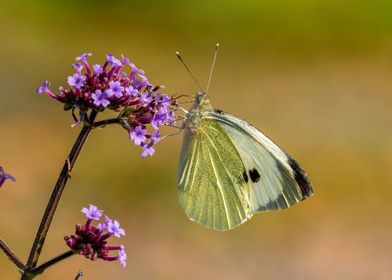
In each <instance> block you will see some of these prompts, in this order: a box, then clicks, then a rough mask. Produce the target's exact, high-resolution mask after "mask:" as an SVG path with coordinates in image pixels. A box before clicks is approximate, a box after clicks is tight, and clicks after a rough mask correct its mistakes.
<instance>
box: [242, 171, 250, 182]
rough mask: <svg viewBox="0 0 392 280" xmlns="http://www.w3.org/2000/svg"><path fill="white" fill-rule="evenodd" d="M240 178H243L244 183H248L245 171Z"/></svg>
mask: <svg viewBox="0 0 392 280" xmlns="http://www.w3.org/2000/svg"><path fill="white" fill-rule="evenodd" d="M242 176H243V177H244V180H245V183H248V182H249V178H248V174H246V171H244V172H243V173H242Z"/></svg>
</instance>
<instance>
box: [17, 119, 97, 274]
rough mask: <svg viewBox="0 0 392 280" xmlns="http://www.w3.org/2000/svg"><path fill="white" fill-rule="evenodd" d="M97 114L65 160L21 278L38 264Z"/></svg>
mask: <svg viewBox="0 0 392 280" xmlns="http://www.w3.org/2000/svg"><path fill="white" fill-rule="evenodd" d="M96 115H97V113H96V112H95V111H92V112H91V114H90V116H89V118H88V120H87V124H85V125H84V127H83V128H82V130H81V131H80V133H79V136H78V138H77V139H76V142H75V144H74V145H73V147H72V149H71V152H70V153H69V155H68V157H67V159H66V160H65V163H64V166H63V168H62V170H61V172H60V175H59V177H58V179H57V182H56V185H55V186H54V189H53V191H52V195H51V197H50V199H49V202H48V205H47V206H46V210H45V213H44V215H43V217H42V220H41V224H40V226H39V228H38V231H37V234H36V236H35V240H34V243H33V246H32V248H31V251H30V254H29V258H28V261H27V264H26V267H25V270H24V273H23V275H22V278H21V279H29V274H30V272H31V271H33V270H34V269H35V267H36V266H37V263H38V259H39V256H40V254H41V251H42V247H43V245H44V242H45V238H46V235H47V233H48V231H49V227H50V224H51V222H52V219H53V216H54V213H55V211H56V209H57V205H58V203H59V201H60V198H61V195H62V193H63V191H64V188H65V185H66V183H67V181H68V179H69V177H70V174H71V171H72V168H73V166H74V164H75V162H76V160H77V158H78V156H79V153H80V151H81V150H82V147H83V145H84V143H85V142H86V139H87V137H88V135H89V133H90V132H91V130H92V128H93V126H92V124H93V123H94V120H95V117H96Z"/></svg>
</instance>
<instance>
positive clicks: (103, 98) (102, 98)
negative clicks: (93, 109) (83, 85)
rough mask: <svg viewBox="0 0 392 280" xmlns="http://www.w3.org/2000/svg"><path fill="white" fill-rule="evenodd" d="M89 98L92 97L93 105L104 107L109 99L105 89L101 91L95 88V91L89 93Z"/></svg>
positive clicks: (108, 102)
mask: <svg viewBox="0 0 392 280" xmlns="http://www.w3.org/2000/svg"><path fill="white" fill-rule="evenodd" d="M91 98H92V99H93V101H94V105H96V106H100V105H102V106H103V107H104V108H106V107H107V106H108V105H109V104H110V101H109V100H108V99H107V98H108V94H107V91H105V92H102V91H101V90H99V89H97V90H96V91H95V93H93V94H92V95H91Z"/></svg>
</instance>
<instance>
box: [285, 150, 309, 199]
mask: <svg viewBox="0 0 392 280" xmlns="http://www.w3.org/2000/svg"><path fill="white" fill-rule="evenodd" d="M287 158H288V161H287V163H288V164H289V165H290V167H291V168H292V169H293V171H294V179H295V181H296V182H297V184H298V186H299V187H300V189H301V193H302V195H303V196H304V197H303V199H305V198H308V197H309V196H311V195H312V194H313V188H312V184H311V183H310V181H309V178H308V175H306V173H305V171H304V170H303V169H302V168H301V166H299V164H298V163H297V162H296V161H295V160H294V159H293V158H292V157H291V156H289V155H287Z"/></svg>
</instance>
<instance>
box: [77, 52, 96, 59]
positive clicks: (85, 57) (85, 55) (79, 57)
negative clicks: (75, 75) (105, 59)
mask: <svg viewBox="0 0 392 280" xmlns="http://www.w3.org/2000/svg"><path fill="white" fill-rule="evenodd" d="M89 56H92V54H91V53H84V54H82V55H81V56H78V57H76V58H75V60H78V61H85V60H86V59H87V57H89Z"/></svg>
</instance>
